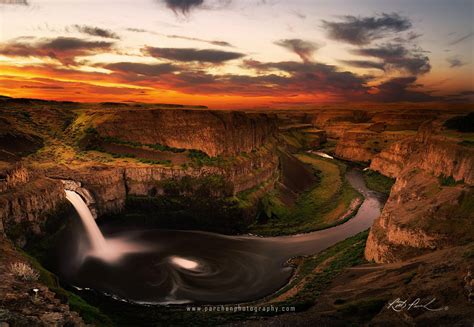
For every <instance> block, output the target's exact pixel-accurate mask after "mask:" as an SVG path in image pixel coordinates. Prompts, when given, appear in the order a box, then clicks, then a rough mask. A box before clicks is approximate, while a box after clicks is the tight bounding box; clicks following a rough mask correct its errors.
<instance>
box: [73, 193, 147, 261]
mask: <svg viewBox="0 0 474 327" xmlns="http://www.w3.org/2000/svg"><path fill="white" fill-rule="evenodd" d="M65 192H66V199H68V200H69V202H71V203H72V205H73V206H74V208H75V209H76V211H77V213H78V214H79V216H80V217H81V220H82V223H83V224H84V227H85V229H86V233H87V238H88V239H89V242H90V245H91V249H90V251H88V252H86V253H81V257H82V258H81V260H82V259H84V258H85V257H87V256H94V257H97V258H100V259H102V260H104V261H108V262H113V261H117V260H119V259H120V258H121V257H122V256H123V255H125V254H127V253H133V252H140V251H144V250H146V247H144V246H143V245H140V244H135V243H134V242H131V241H129V240H128V239H125V238H109V239H107V240H106V239H105V237H104V235H103V234H102V232H101V231H100V229H99V226H97V224H96V222H95V219H94V217H93V216H92V213H91V211H90V209H89V207H88V206H87V204H86V203H85V202H84V200H83V199H82V198H81V196H80V195H79V194H77V193H76V192H74V191H70V190H65Z"/></svg>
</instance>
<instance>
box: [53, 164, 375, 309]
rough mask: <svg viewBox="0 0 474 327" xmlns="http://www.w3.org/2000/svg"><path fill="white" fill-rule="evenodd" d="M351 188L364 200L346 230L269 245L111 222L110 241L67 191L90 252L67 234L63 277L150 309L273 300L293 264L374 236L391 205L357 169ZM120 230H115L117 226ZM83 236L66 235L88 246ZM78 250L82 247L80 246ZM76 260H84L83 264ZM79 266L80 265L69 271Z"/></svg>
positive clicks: (73, 231) (272, 241)
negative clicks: (361, 235) (386, 204)
mask: <svg viewBox="0 0 474 327" xmlns="http://www.w3.org/2000/svg"><path fill="white" fill-rule="evenodd" d="M346 177H347V180H348V182H349V183H350V184H351V185H352V186H353V187H354V188H356V189H357V190H358V191H359V192H360V193H361V194H363V195H364V197H365V200H364V202H363V203H362V205H361V206H360V208H359V209H358V211H357V214H356V215H355V216H354V217H353V218H352V219H350V220H349V221H347V222H346V223H344V224H341V225H338V226H335V227H332V228H328V229H325V230H321V231H316V232H313V233H307V234H300V235H293V236H280V237H270V238H261V237H254V236H224V235H218V234H212V233H206V232H198V231H179V230H160V229H147V230H140V229H129V228H127V227H120V226H117V225H114V223H113V222H111V223H110V222H109V223H108V225H107V223H106V224H105V225H104V228H103V231H104V232H105V233H104V235H103V234H102V232H101V230H100V229H99V228H98V226H97V225H96V222H95V220H94V218H93V217H92V214H91V212H90V211H89V208H88V207H87V205H86V203H85V202H84V201H83V199H82V198H81V197H80V196H79V194H77V193H75V192H73V191H66V195H67V199H68V200H69V201H70V202H71V203H72V204H73V206H74V207H75V208H76V210H77V212H78V213H79V215H80V217H81V219H82V222H83V224H84V227H85V228H84V229H85V232H86V234H87V238H89V242H88V243H89V244H90V246H89V247H87V246H83V244H82V242H81V241H79V242H78V244H76V243H74V242H71V241H70V240H71V239H72V238H71V237H68V236H67V235H65V238H64V249H63V253H62V254H61V255H60V257H61V259H60V260H61V262H62V267H61V268H60V271H61V276H62V278H64V280H65V281H67V282H69V283H70V284H71V285H74V286H77V287H78V288H79V289H80V288H83V289H86V290H84V291H85V292H87V289H88V288H91V289H94V290H95V291H101V292H103V294H106V295H111V296H112V297H113V298H117V299H122V300H124V299H125V300H127V301H132V302H135V303H142V304H164V305H168V304H182V303H188V302H196V303H207V304H211V303H214V304H216V303H218V304H222V303H240V302H247V301H252V300H255V299H258V298H261V297H263V296H266V295H268V294H271V293H273V292H275V291H277V290H278V289H280V288H281V287H282V286H283V285H285V284H286V283H287V282H288V280H289V279H290V278H291V274H292V271H293V269H292V268H291V267H288V266H287V265H286V263H287V261H288V260H289V259H290V258H292V257H295V256H301V255H309V254H314V253H317V252H319V251H322V250H324V249H326V248H327V247H329V246H331V245H333V244H335V243H337V242H339V241H342V240H344V239H346V238H347V237H350V236H353V235H355V234H357V233H359V232H361V231H364V230H366V229H367V228H369V227H370V226H371V225H372V222H373V220H374V219H375V218H377V217H378V216H379V215H380V210H381V208H382V207H383V201H382V200H381V198H380V197H379V196H378V195H377V194H376V193H375V192H372V191H370V190H368V189H367V188H366V187H365V184H364V179H363V176H362V173H361V172H360V171H358V170H354V169H352V170H351V171H349V172H348V173H347V175H346ZM114 226H115V227H117V228H115V229H114V228H110V227H114ZM81 230H82V229H70V230H68V229H66V230H65V232H68V233H70V235H71V236H72V235H74V236H78V238H79V240H80V239H82V236H83V234H82V231H81ZM76 246H77V247H76ZM74 255H78V257H79V260H77V263H76V262H75V261H74ZM71 261H73V262H74V264H69V263H70V262H71Z"/></svg>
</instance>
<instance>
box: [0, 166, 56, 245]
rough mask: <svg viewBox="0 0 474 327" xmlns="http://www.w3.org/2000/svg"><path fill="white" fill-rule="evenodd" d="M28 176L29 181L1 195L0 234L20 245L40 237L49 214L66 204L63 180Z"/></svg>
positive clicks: (29, 174)
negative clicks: (29, 238) (34, 236)
mask: <svg viewBox="0 0 474 327" xmlns="http://www.w3.org/2000/svg"><path fill="white" fill-rule="evenodd" d="M22 170H24V168H22ZM25 171H26V170H25ZM26 174H28V176H29V177H28V180H25V181H24V182H23V183H15V184H13V185H12V186H11V187H9V188H7V189H5V190H4V191H3V193H2V194H0V208H1V210H0V232H3V231H5V232H6V233H7V234H8V235H9V236H10V237H11V238H12V239H14V240H15V241H16V243H17V244H18V245H20V246H21V245H24V244H25V242H26V240H27V238H28V237H30V236H31V235H40V234H41V233H42V228H43V226H44V224H45V222H46V220H47V219H48V218H49V217H50V214H51V213H53V212H55V210H57V209H58V207H59V205H60V204H61V203H64V201H65V194H64V188H63V185H62V183H61V182H60V181H54V180H51V179H48V178H44V177H42V176H38V175H36V174H31V173H26Z"/></svg>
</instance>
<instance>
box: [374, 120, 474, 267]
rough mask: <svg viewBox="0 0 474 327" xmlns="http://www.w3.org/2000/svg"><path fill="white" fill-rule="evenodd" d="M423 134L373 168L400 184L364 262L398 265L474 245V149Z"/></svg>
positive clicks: (424, 130)
mask: <svg viewBox="0 0 474 327" xmlns="http://www.w3.org/2000/svg"><path fill="white" fill-rule="evenodd" d="M428 130H429V129H428V128H422V129H420V132H419V133H418V135H416V136H414V137H411V138H408V139H405V140H402V141H400V142H397V143H394V144H393V145H391V146H390V147H388V148H387V149H386V150H384V151H382V152H381V153H380V154H379V155H378V156H376V157H375V158H374V159H373V161H372V164H371V166H370V168H371V169H373V170H377V171H379V172H381V173H382V174H384V175H387V176H390V177H394V178H397V181H396V183H395V185H394V186H393V188H392V191H391V194H390V197H389V199H388V201H387V203H386V205H385V207H384V209H383V212H382V214H381V216H380V217H379V218H378V219H377V220H376V221H375V222H374V225H373V226H372V228H371V232H370V234H369V238H368V241H367V247H366V251H365V254H366V257H367V259H369V260H374V261H376V262H394V261H400V260H404V259H407V258H410V257H412V256H414V255H417V254H421V253H424V252H426V251H430V250H433V249H437V248H440V247H445V246H450V245H456V244H463V243H465V242H470V241H473V240H474V203H473V198H474V193H473V185H474V169H473V167H474V149H473V148H472V147H468V146H463V145H460V144H459V141H458V140H452V139H449V138H446V137H442V136H439V135H433V134H431V133H429V132H428Z"/></svg>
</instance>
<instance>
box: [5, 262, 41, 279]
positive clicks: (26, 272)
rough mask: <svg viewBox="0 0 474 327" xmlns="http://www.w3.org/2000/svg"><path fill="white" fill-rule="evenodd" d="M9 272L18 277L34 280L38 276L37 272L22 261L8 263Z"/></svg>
mask: <svg viewBox="0 0 474 327" xmlns="http://www.w3.org/2000/svg"><path fill="white" fill-rule="evenodd" d="M10 271H11V273H12V274H13V275H14V276H15V277H16V278H18V279H21V280H24V281H28V282H34V281H37V280H38V278H39V273H38V272H37V271H35V270H34V269H33V268H31V267H30V266H29V265H27V264H26V263H24V262H15V263H12V264H11V265H10Z"/></svg>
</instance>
